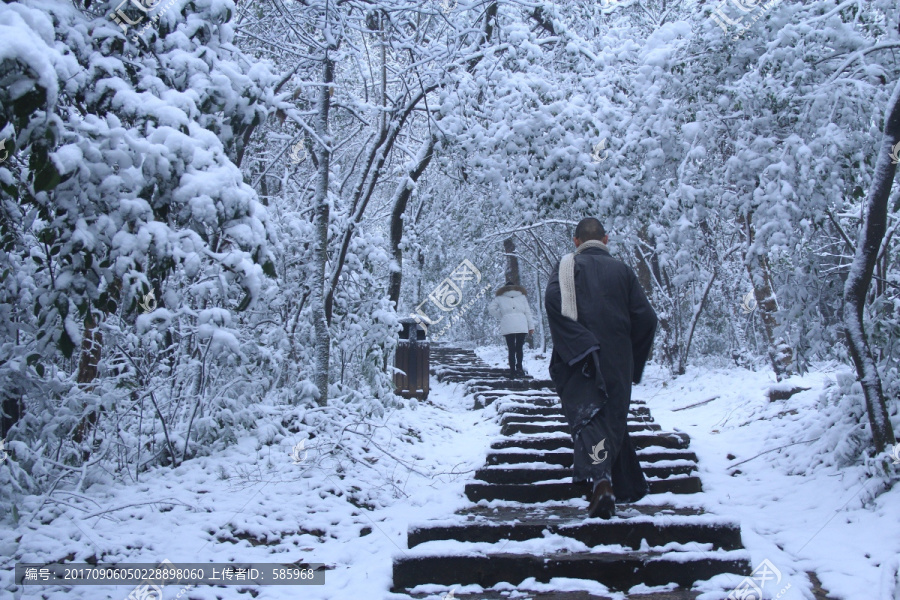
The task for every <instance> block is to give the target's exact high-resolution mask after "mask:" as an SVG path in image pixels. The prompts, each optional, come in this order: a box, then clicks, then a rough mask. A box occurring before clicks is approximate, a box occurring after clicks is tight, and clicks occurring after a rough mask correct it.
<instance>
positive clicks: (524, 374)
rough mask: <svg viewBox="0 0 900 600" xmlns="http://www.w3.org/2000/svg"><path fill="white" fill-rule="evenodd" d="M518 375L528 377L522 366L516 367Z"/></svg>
mask: <svg viewBox="0 0 900 600" xmlns="http://www.w3.org/2000/svg"><path fill="white" fill-rule="evenodd" d="M516 376H517V377H522V378H525V377H528V373H526V372H525V369H523V368H522V367H519V368H518V369H516Z"/></svg>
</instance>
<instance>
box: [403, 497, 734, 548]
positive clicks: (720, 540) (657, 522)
mask: <svg viewBox="0 0 900 600" xmlns="http://www.w3.org/2000/svg"><path fill="white" fill-rule="evenodd" d="M630 506H631V505H628V504H622V505H619V506H618V507H617V510H618V513H619V514H622V513H623V512H624V513H627V512H629V510H630ZM585 512H586V511H585V509H581V510H579V511H578V513H577V514H573V515H572V516H571V517H570V518H557V519H553V518H549V517H553V516H559V515H525V514H521V512H520V513H519V514H518V515H517V517H516V518H515V520H513V521H501V520H498V519H482V520H480V521H468V522H460V523H449V524H448V523H440V524H428V523H422V524H416V525H411V526H410V528H409V531H408V533H407V540H408V545H409V547H410V548H413V547H415V546H418V545H419V544H423V543H425V542H431V541H436V540H455V541H458V542H471V543H475V542H485V543H491V544H493V543H496V542H500V541H503V540H512V541H519V542H521V541H525V540H531V539H540V538H543V537H545V536H546V535H554V534H555V535H560V536H563V537H568V538H572V539H575V540H578V541H579V542H582V543H583V544H585V545H587V546H590V547H594V546H600V545H606V546H612V545H619V546H625V547H628V548H632V549H634V550H638V549H640V548H641V545H642V542H643V541H646V543H647V544H648V545H649V546H664V545H666V544H668V543H671V542H676V543H678V544H684V545H686V546H688V547H693V548H695V549H696V550H698V551H705V550H706V549H708V548H706V549H704V548H703V547H701V546H700V544H711V545H712V547H713V548H715V549H720V550H739V549H741V548H743V545H742V542H741V528H740V525H738V524H737V523H735V522H733V521H728V520H725V519H721V518H718V517H713V516H710V515H702V516H680V515H665V514H659V515H654V516H646V515H643V514H638V515H637V516H633V517H629V518H620V517H618V516H616V517H614V518H613V519H611V520H608V521H604V520H601V519H586V515H585ZM633 512H636V511H633Z"/></svg>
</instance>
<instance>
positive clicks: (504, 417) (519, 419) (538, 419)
mask: <svg viewBox="0 0 900 600" xmlns="http://www.w3.org/2000/svg"><path fill="white" fill-rule="evenodd" d="M499 414H500V424H501V425H506V424H507V423H565V422H566V419H565V417H564V416H563V414H562V413H561V412H559V413H554V414H547V415H526V414H520V413H518V412H512V411H503V410H501V411H500V413H499ZM628 422H629V423H653V422H654V421H653V417H650V416H647V415H639V414H635V413H632V412H629V413H628Z"/></svg>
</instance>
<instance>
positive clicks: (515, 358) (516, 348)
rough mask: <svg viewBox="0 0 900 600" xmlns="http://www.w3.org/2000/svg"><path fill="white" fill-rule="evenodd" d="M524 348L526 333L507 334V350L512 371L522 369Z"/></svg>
mask: <svg viewBox="0 0 900 600" xmlns="http://www.w3.org/2000/svg"><path fill="white" fill-rule="evenodd" d="M524 346H525V334H524V333H508V334H506V348H507V350H509V368H510V370H511V371H514V370H516V369H521V368H522V348H523V347H524Z"/></svg>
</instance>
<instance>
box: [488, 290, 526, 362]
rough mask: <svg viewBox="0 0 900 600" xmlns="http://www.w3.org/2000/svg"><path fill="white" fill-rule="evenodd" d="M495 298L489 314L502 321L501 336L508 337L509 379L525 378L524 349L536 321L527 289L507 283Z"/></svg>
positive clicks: (496, 293)
mask: <svg viewBox="0 0 900 600" xmlns="http://www.w3.org/2000/svg"><path fill="white" fill-rule="evenodd" d="M495 296H496V297H495V298H494V299H493V300H492V301H491V303H490V305H489V306H488V312H489V313H491V316H493V317H495V318H497V319H500V334H501V335H503V336H505V337H506V347H507V348H508V349H509V377H510V378H511V379H514V378H516V377H524V376H525V371H524V370H523V369H522V347H523V346H524V345H525V335H526V334H528V333H534V319H533V318H532V316H531V307H530V306H529V305H528V298H526V297H525V288H523V287H522V286H521V285H513V283H512V282H511V281H507V282H506V285H504V286H503V287H501V288H498V289H497V291H496V292H495Z"/></svg>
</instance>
